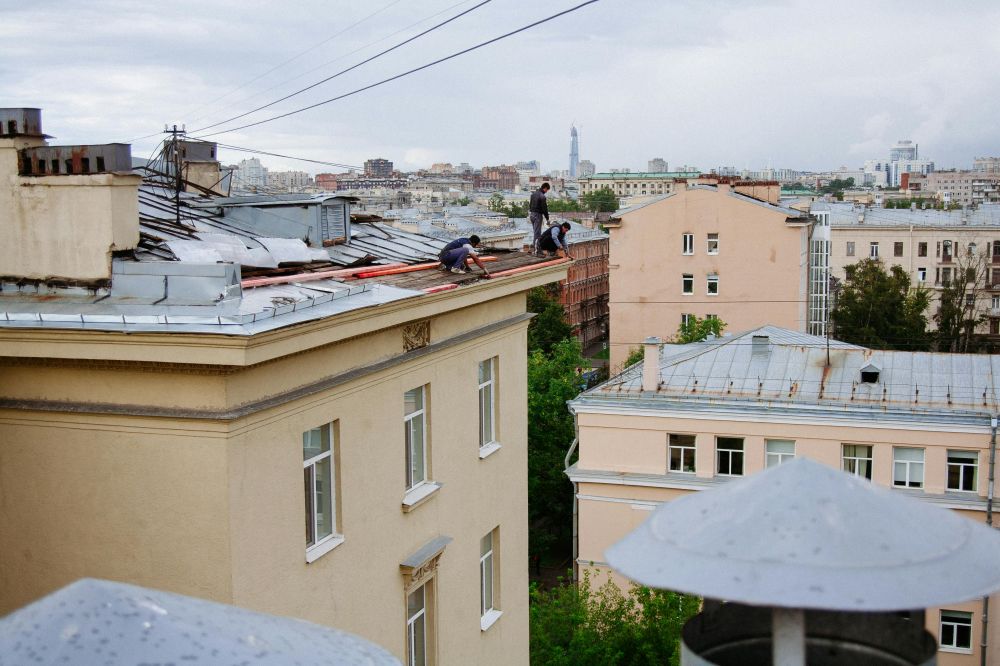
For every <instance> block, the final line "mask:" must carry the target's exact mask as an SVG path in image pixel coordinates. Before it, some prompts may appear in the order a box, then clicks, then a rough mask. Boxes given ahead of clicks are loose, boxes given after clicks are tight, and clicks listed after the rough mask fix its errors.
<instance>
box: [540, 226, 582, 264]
mask: <svg viewBox="0 0 1000 666" xmlns="http://www.w3.org/2000/svg"><path fill="white" fill-rule="evenodd" d="M569 230H570V223H569V222H563V223H562V224H553V225H552V226H551V227H549V228H548V229H546V230H545V233H544V234H542V237H541V239H540V240H539V241H538V249H539V250H541V251H542V252H544V253H545V255H546V256H551V255H555V256H557V257H567V258H569V259H572V258H573V257H571V256H570V255H569V245H568V244H567V243H566V232H568V231H569Z"/></svg>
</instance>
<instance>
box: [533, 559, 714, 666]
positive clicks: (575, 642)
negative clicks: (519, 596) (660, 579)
mask: <svg viewBox="0 0 1000 666" xmlns="http://www.w3.org/2000/svg"><path fill="white" fill-rule="evenodd" d="M699 605H700V600H699V599H698V598H697V597H691V596H687V595H683V594H677V593H675V592H667V591H664V590H653V589H650V588H648V587H643V586H639V585H634V584H633V585H632V586H631V588H630V589H629V590H628V591H627V592H623V591H622V590H621V588H619V587H618V586H617V585H616V584H615V583H614V581H613V580H611V578H610V577H609V578H608V580H607V581H606V582H605V583H604V584H602V585H600V586H598V587H596V588H595V587H594V585H593V583H592V582H591V575H590V572H589V571H585V572H584V574H583V579H582V580H581V581H580V582H579V584H573V583H567V584H564V585H559V586H557V587H554V588H553V589H551V590H548V591H542V590H540V589H539V588H538V587H537V586H533V587H532V590H531V609H530V613H531V614H530V624H531V663H532V664H545V665H546V666H590V665H593V666H597V665H601V666H604V665H605V664H620V665H629V666H640V665H646V664H648V665H650V666H652V665H653V664H656V665H657V666H659V665H661V664H674V665H676V664H678V663H679V657H680V655H679V652H680V650H679V643H680V635H681V629H682V628H683V627H684V623H685V622H687V620H688V619H689V618H691V617H692V616H693V615H695V614H696V613H697V612H698V610H699Z"/></svg>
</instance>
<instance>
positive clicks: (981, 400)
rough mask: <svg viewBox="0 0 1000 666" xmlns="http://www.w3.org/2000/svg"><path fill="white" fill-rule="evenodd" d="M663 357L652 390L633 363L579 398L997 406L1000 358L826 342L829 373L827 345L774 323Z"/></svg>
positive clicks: (853, 406)
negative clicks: (865, 371) (869, 373)
mask: <svg viewBox="0 0 1000 666" xmlns="http://www.w3.org/2000/svg"><path fill="white" fill-rule="evenodd" d="M754 337H758V339H759V342H758V344H757V346H756V348H755V345H754ZM764 337H766V338H767V341H766V343H764V344H763V345H762V344H761V342H762V338H764ZM662 350H663V351H662V356H661V360H660V387H659V390H657V391H656V392H655V393H652V392H644V391H642V377H641V365H642V364H641V363H640V364H637V365H636V366H633V367H632V368H629V369H628V370H626V371H625V372H624V373H622V374H621V375H619V376H617V377H614V378H612V379H610V380H609V381H608V382H606V383H604V384H602V385H601V386H598V387H595V388H593V389H591V390H590V391H587V392H586V393H584V394H582V395H581V396H580V397H579V398H578V399H577V401H578V402H580V403H586V402H588V401H607V400H609V399H610V400H614V399H616V398H617V397H630V396H634V397H641V398H642V399H643V400H647V401H650V402H649V404H650V406H651V407H655V405H656V404H664V403H665V402H669V403H671V404H672V405H675V406H680V405H688V406H690V407H691V408H704V407H707V406H709V405H726V404H732V405H743V406H745V405H746V404H748V403H752V404H757V405H762V406H766V407H767V408H768V409H772V410H773V409H780V408H782V407H788V408H794V409H796V410H800V408H802V407H816V408H820V409H833V410H836V411H839V412H843V411H844V410H845V409H848V410H868V411H872V410H875V411H877V412H878V413H879V414H883V415H884V414H892V413H898V414H913V413H917V412H921V413H923V412H928V411H931V412H937V413H951V414H963V413H964V414H992V413H995V412H996V411H997V409H998V407H1000V399H998V391H1000V386H998V378H1000V355H988V354H948V353H936V352H907V351H888V350H873V349H867V348H865V347H859V346H857V345H852V344H848V343H844V342H840V341H837V340H831V341H830V365H829V366H827V365H826V355H827V340H826V338H822V337H819V336H814V335H807V334H805V333H799V332H796V331H790V330H787V329H782V328H779V327H776V326H763V327H761V328H758V329H755V330H752V331H747V332H745V333H742V334H740V335H735V336H732V337H723V338H718V339H714V340H708V341H705V342H698V343H693V344H688V345H669V344H668V345H663V347H662ZM869 364H873V365H875V366H876V367H877V368H878V369H879V376H878V381H877V382H872V383H869V382H863V381H861V369H862V368H863V367H864V366H866V365H869Z"/></svg>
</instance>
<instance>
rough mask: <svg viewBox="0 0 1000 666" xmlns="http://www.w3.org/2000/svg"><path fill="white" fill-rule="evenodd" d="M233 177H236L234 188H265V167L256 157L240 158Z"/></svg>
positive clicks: (255, 189) (249, 189)
mask: <svg viewBox="0 0 1000 666" xmlns="http://www.w3.org/2000/svg"><path fill="white" fill-rule="evenodd" d="M233 177H234V178H235V179H236V183H235V187H234V189H236V190H244V191H257V190H263V189H266V188H267V167H265V166H263V165H262V164H261V163H260V160H259V159H257V158H256V157H251V158H250V159H247V160H240V163H239V165H238V166H237V170H236V172H235V173H234V174H233Z"/></svg>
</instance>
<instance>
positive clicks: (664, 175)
mask: <svg viewBox="0 0 1000 666" xmlns="http://www.w3.org/2000/svg"><path fill="white" fill-rule="evenodd" d="M700 175H701V172H700V171H636V172H626V173H595V174H594V175H592V176H587V177H585V178H580V180H587V179H588V178H592V179H596V180H619V179H627V178H646V179H658V180H664V179H673V178H697V177H698V176H700Z"/></svg>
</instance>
